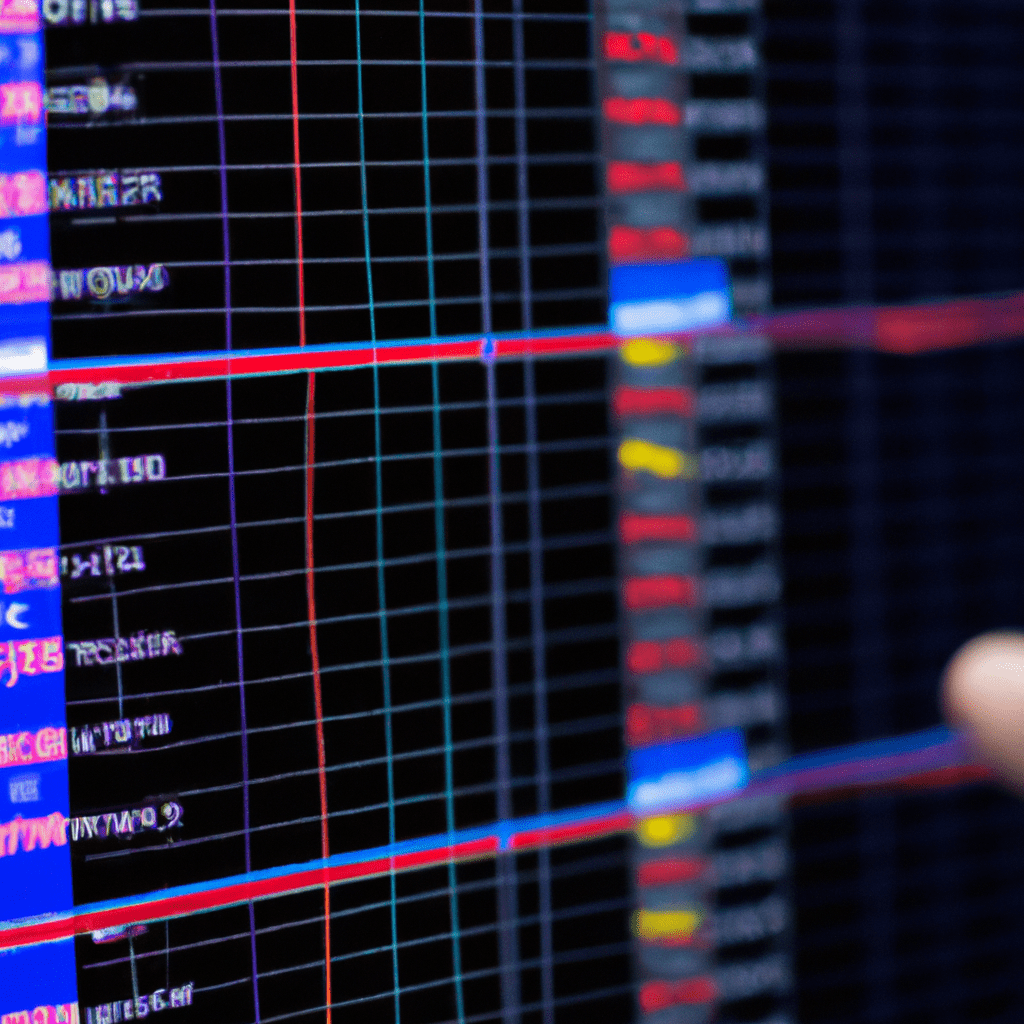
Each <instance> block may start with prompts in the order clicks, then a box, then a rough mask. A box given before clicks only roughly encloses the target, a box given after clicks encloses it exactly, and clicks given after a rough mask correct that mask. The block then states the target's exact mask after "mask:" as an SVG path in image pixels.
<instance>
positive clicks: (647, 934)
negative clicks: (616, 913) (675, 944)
mask: <svg viewBox="0 0 1024 1024" xmlns="http://www.w3.org/2000/svg"><path fill="white" fill-rule="evenodd" d="M701 919H702V915H701V913H700V911H697V910H638V911H637V912H636V913H635V914H634V915H633V934H634V935H635V936H636V937H637V938H638V939H643V940H645V941H647V942H657V941H658V940H659V939H688V938H690V937H691V936H692V935H693V933H694V932H695V931H696V930H697V929H698V928H699V927H700V923H701Z"/></svg>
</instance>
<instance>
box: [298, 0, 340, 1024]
mask: <svg viewBox="0 0 1024 1024" xmlns="http://www.w3.org/2000/svg"><path fill="white" fill-rule="evenodd" d="M288 42H289V47H290V58H291V81H292V159H293V163H294V171H295V253H296V262H297V264H298V266H297V270H298V286H299V348H304V347H305V345H306V283H305V268H304V265H303V251H302V160H301V155H300V151H299V67H298V57H297V54H298V41H297V37H296V28H295V0H288ZM315 468H316V375H315V374H313V373H311V374H309V377H308V380H307V384H306V530H305V533H306V538H305V539H306V614H307V616H308V618H309V656H310V662H311V664H312V668H313V704H314V714H315V717H316V761H317V772H318V774H319V782H320V855H321V857H323V859H324V860H325V861H326V860H327V858H328V857H329V856H330V855H331V851H330V836H329V834H328V819H327V752H326V750H325V748H324V702H323V689H322V686H321V681H320V649H319V644H318V642H317V629H316V621H317V616H316V591H315V580H314V576H313V478H314V473H315ZM331 1001H332V998H331V888H330V885H329V883H328V881H327V868H326V866H325V867H324V1003H325V1009H326V1012H327V1024H331Z"/></svg>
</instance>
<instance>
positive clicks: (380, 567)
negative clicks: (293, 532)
mask: <svg viewBox="0 0 1024 1024" xmlns="http://www.w3.org/2000/svg"><path fill="white" fill-rule="evenodd" d="M361 22H362V13H361V11H360V7H359V0H356V4H355V30H356V98H357V103H358V115H359V117H358V120H359V186H360V187H359V191H360V201H361V204H362V222H363V256H364V259H365V261H366V289H367V294H368V300H369V310H370V340H371V341H372V342H373V344H374V346H376V344H377V323H376V316H375V314H374V308H373V264H372V262H371V249H370V211H369V197H368V196H367V189H366V126H365V121H364V116H363V36H362V23H361ZM425 103H426V99H425V98H424V104H425ZM380 426H381V424H380V367H379V365H378V364H377V350H376V347H374V351H373V445H374V460H373V462H374V465H373V468H374V486H375V490H376V495H375V497H376V506H377V507H376V509H375V516H374V519H375V526H376V543H377V604H378V609H379V610H378V622H379V626H380V665H381V685H382V687H383V691H384V692H383V702H384V748H385V755H386V758H387V779H388V842H389V843H392V844H393V843H394V842H395V770H394V763H393V760H392V755H393V754H394V735H393V733H392V721H391V717H392V716H391V655H390V643H389V639H388V612H387V608H388V605H387V586H386V580H385V578H384V480H383V474H382V469H381V454H382V444H381V430H380ZM388 881H389V885H390V892H391V905H390V916H391V979H392V985H393V987H394V1012H395V1024H401V1020H402V1004H401V980H400V978H399V970H398V907H397V903H398V891H397V881H396V876H395V871H394V868H393V866H392V870H391V871H390V872H389V879H388Z"/></svg>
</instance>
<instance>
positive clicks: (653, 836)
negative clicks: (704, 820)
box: [636, 814, 697, 847]
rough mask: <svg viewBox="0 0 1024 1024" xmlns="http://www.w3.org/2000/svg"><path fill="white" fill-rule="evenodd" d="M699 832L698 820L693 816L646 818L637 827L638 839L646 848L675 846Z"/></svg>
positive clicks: (678, 815) (669, 815)
mask: <svg viewBox="0 0 1024 1024" xmlns="http://www.w3.org/2000/svg"><path fill="white" fill-rule="evenodd" d="M696 832H697V819H696V818H695V817H694V816H693V815H692V814H665V815H662V816H661V817H658V818H644V819H643V820H642V821H641V822H640V823H639V824H638V825H637V827H636V835H637V839H639V840H640V842H641V843H643V845H644V846H649V847H650V846H653V847H661V846H674V845H675V844H676V843H685V842H686V840H687V839H692V838H693V837H694V835H696Z"/></svg>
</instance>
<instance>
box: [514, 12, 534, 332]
mask: <svg viewBox="0 0 1024 1024" xmlns="http://www.w3.org/2000/svg"><path fill="white" fill-rule="evenodd" d="M512 16H513V20H512V47H513V53H512V58H513V63H514V64H515V104H516V107H515V110H516V116H515V131H516V214H517V217H518V221H519V291H520V295H521V296H522V297H521V299H520V303H521V307H522V308H521V316H522V324H523V327H522V329H523V330H524V331H530V330H533V270H532V268H531V266H530V206H529V203H530V168H529V165H528V154H527V139H526V68H525V61H526V47H525V43H524V40H523V0H512Z"/></svg>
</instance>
